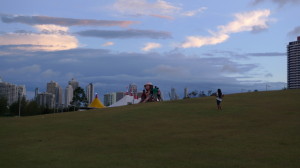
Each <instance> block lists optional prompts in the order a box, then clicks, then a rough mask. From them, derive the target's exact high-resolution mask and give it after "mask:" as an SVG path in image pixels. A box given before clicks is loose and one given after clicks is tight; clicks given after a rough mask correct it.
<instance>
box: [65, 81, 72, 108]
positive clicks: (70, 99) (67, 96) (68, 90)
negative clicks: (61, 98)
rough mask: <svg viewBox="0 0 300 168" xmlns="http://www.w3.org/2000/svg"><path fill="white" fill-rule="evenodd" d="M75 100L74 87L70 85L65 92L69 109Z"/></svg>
mask: <svg viewBox="0 0 300 168" xmlns="http://www.w3.org/2000/svg"><path fill="white" fill-rule="evenodd" d="M72 99H73V87H72V85H68V86H67V87H66V90H65V106H66V107H68V106H70V105H71V102H72Z"/></svg>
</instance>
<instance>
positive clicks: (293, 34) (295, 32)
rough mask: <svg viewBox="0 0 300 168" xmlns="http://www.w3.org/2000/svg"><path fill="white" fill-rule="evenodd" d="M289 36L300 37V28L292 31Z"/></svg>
mask: <svg viewBox="0 0 300 168" xmlns="http://www.w3.org/2000/svg"><path fill="white" fill-rule="evenodd" d="M288 36H290V37H297V36H300V26H298V27H295V28H294V29H293V30H292V31H290V32H289V33H288Z"/></svg>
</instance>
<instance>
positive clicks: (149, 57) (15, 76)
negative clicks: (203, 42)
mask: <svg viewBox="0 0 300 168" xmlns="http://www.w3.org/2000/svg"><path fill="white" fill-rule="evenodd" d="M0 48H1V49H4V48H5V47H3V46H0ZM9 50H13V49H11V48H6V49H5V50H4V51H6V52H9ZM24 54H25V55H30V56H29V57H26V59H23V60H22V61H19V62H12V61H11V60H17V59H21V58H24V56H23V55H24ZM41 55H42V56H43V57H41ZM62 63H63V65H62ZM74 64H75V65H77V64H78V66H76V67H79V68H74ZM24 65H25V66H24ZM33 65H34V66H33ZM112 65H113V67H117V68H112ZM225 65H226V66H225ZM258 66H259V65H256V64H243V63H240V62H238V61H235V59H232V58H230V57H229V58H228V57H222V55H220V56H216V57H207V58H203V57H201V55H200V54H199V55H195V56H193V55H186V54H184V53H181V52H179V51H172V52H167V53H157V52H151V53H150V52H116V51H110V50H107V49H89V48H77V49H70V50H61V51H52V52H46V51H35V52H30V51H22V52H21V53H17V54H15V55H7V56H6V55H4V56H1V61H0V76H2V77H3V79H6V80H7V81H11V82H12V83H15V81H18V82H19V83H20V81H21V82H22V83H23V84H25V85H26V88H28V90H29V91H34V88H36V87H40V88H44V87H45V84H46V83H47V82H49V81H50V80H55V81H57V82H58V83H59V84H60V85H61V86H62V87H63V88H64V87H65V86H66V85H67V81H68V80H70V79H71V78H72V77H75V78H76V79H77V80H78V81H79V82H80V86H82V87H85V86H86V85H87V84H88V83H90V82H93V83H101V84H102V85H101V86H98V87H95V91H97V92H98V93H99V95H101V96H102V95H103V94H104V93H108V92H115V91H123V90H125V88H126V86H127V85H128V83H132V82H134V83H136V84H137V85H138V86H139V90H141V89H142V88H141V86H142V85H143V84H144V83H145V82H148V81H151V82H153V83H154V84H155V85H157V86H159V87H160V88H161V89H162V91H163V92H168V91H169V90H170V88H171V87H175V88H176V89H178V91H179V92H183V88H184V87H188V88H189V89H190V90H194V89H198V90H200V89H201V90H209V89H213V90H214V89H217V88H218V87H222V89H224V91H226V92H234V91H240V89H241V88H244V89H247V90H249V89H251V90H254V89H260V88H257V87H256V86H255V87H254V86H246V85H247V84H249V83H250V82H249V81H251V82H252V84H253V81H254V80H257V76H255V75H253V72H261V73H260V74H259V76H261V74H263V75H264V74H265V72H266V71H265V69H263V68H262V67H258ZM91 67H93V68H91ZM92 69H95V70H92ZM8 72H10V73H8ZM27 72H30V73H27ZM207 72H209V73H207ZM245 76H246V77H248V78H247V80H248V81H247V83H246V84H245V82H244V83H243V81H245V79H241V78H242V77H243V78H244V77H245ZM262 77H263V76H262ZM270 79H273V78H270ZM258 82H260V81H258ZM16 83H17V82H16ZM248 88H249V89H248Z"/></svg>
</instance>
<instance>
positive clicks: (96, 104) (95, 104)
mask: <svg viewBox="0 0 300 168" xmlns="http://www.w3.org/2000/svg"><path fill="white" fill-rule="evenodd" d="M89 107H90V108H105V106H104V105H103V104H102V103H101V101H100V100H99V99H98V95H97V94H96V96H95V99H94V100H93V102H92V103H91V104H90V105H89Z"/></svg>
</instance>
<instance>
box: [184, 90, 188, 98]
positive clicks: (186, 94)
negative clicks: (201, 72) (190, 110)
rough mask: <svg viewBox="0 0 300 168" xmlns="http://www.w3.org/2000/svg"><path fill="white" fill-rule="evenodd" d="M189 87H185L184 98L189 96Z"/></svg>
mask: <svg viewBox="0 0 300 168" xmlns="http://www.w3.org/2000/svg"><path fill="white" fill-rule="evenodd" d="M188 94H189V93H188V88H184V98H188Z"/></svg>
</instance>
